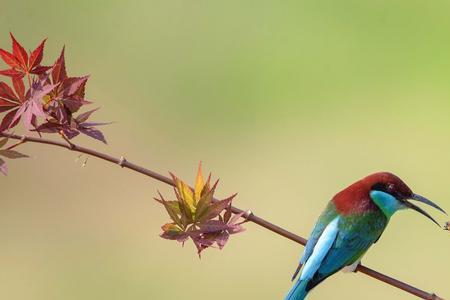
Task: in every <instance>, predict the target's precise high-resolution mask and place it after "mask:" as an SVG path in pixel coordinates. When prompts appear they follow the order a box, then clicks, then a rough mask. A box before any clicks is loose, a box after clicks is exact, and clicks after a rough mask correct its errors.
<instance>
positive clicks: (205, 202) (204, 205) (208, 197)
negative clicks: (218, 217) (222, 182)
mask: <svg viewBox="0 0 450 300" xmlns="http://www.w3.org/2000/svg"><path fill="white" fill-rule="evenodd" d="M218 182H219V180H217V181H216V182H215V183H214V186H213V187H212V189H209V186H208V185H209V184H207V185H205V188H204V189H203V191H204V192H205V193H203V195H202V197H201V198H200V200H199V201H198V204H197V210H196V212H195V220H200V219H201V218H202V216H203V215H204V214H205V213H206V212H207V210H208V207H209V206H210V204H211V202H212V199H213V196H214V191H215V190H216V187H217V184H218Z"/></svg>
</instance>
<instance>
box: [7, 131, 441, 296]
mask: <svg viewBox="0 0 450 300" xmlns="http://www.w3.org/2000/svg"><path fill="white" fill-rule="evenodd" d="M0 137H8V138H10V139H14V140H21V141H22V142H31V143H39V144H47V145H53V146H57V147H61V148H66V149H68V150H71V151H76V152H80V153H84V154H88V155H91V156H94V157H97V158H100V159H102V160H106V161H109V162H112V163H114V164H117V165H119V166H120V167H122V168H127V169H130V170H133V171H135V172H138V173H141V174H143V175H146V176H149V177H151V178H153V179H156V180H158V181H161V182H164V183H166V184H168V185H171V186H174V183H173V181H172V179H171V178H169V177H166V176H164V175H161V174H159V173H157V172H154V171H152V170H149V169H146V168H144V167H141V166H139V165H136V164H134V163H132V162H129V161H127V160H126V159H125V158H124V157H123V156H122V157H120V158H116V157H113V156H110V155H107V154H105V153H101V152H98V151H96V150H93V149H89V148H85V147H82V146H78V145H76V144H73V143H72V142H70V143H69V144H68V143H62V142H58V141H53V140H49V139H43V138H36V137H30V136H20V135H16V134H8V133H4V132H0ZM214 200H216V199H214ZM231 210H232V212H233V213H235V214H237V213H241V212H243V210H241V209H239V208H236V207H232V208H231ZM246 218H247V220H248V221H251V222H253V223H255V224H258V225H259V226H261V227H264V228H266V229H268V230H270V231H272V232H275V233H277V234H279V235H281V236H283V237H285V238H287V239H290V240H292V241H294V242H297V243H299V244H302V245H306V242H307V240H306V239H305V238H303V237H301V236H299V235H296V234H294V233H292V232H290V231H288V230H286V229H284V228H281V227H280V226H277V225H275V224H272V223H270V222H269V221H266V220H264V219H262V218H260V217H258V216H256V215H255V214H253V213H247V216H246ZM355 271H356V272H360V273H364V274H366V275H368V276H370V277H372V278H375V279H377V280H380V281H382V282H385V283H387V284H389V285H392V286H394V287H396V288H399V289H401V290H404V291H406V292H408V293H410V294H413V295H415V296H417V297H419V298H422V299H428V300H444V299H443V298H440V297H438V296H437V295H436V294H434V293H428V292H425V291H423V290H421V289H418V288H416V287H414V286H412V285H409V284H407V283H404V282H402V281H400V280H398V279H395V278H393V277H389V276H387V275H384V274H382V273H380V272H377V271H375V270H373V269H371V268H369V267H366V266H364V265H359V266H358V267H357V268H356V270H355Z"/></svg>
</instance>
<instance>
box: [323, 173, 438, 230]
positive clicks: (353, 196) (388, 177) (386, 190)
mask: <svg viewBox="0 0 450 300" xmlns="http://www.w3.org/2000/svg"><path fill="white" fill-rule="evenodd" d="M374 192H376V193H375V194H376V195H378V196H379V195H381V196H383V195H385V197H384V198H386V199H392V200H391V201H392V202H395V203H387V205H398V207H399V208H402V207H403V208H412V209H414V210H416V211H418V212H420V213H421V214H423V215H425V216H426V217H428V218H430V219H431V220H433V222H435V223H437V222H436V221H435V220H434V219H433V218H432V217H431V216H430V215H429V214H427V213H426V212H425V211H423V210H422V209H421V208H419V207H417V206H415V205H414V204H412V203H410V202H408V201H407V200H409V199H410V200H417V201H420V202H422V203H426V204H428V205H431V206H433V207H434V208H437V209H439V210H440V211H442V212H444V211H443V210H442V209H441V208H440V207H439V206H437V205H436V204H434V203H433V202H431V201H430V200H428V199H426V198H425V197H422V196H420V195H417V194H414V193H413V192H412V191H411V189H410V188H409V187H408V186H407V185H406V183H405V182H403V180H401V179H400V178H399V177H398V176H396V175H394V174H392V173H389V172H379V173H374V174H371V175H369V176H367V177H364V178H363V179H361V180H359V181H357V182H355V183H353V184H352V185H350V186H349V187H347V188H346V189H344V190H343V191H341V192H339V193H338V194H336V195H335V196H334V197H333V199H332V201H333V203H334V204H335V206H336V209H337V210H338V212H339V213H341V214H343V215H348V214H360V213H364V212H367V211H373V210H378V209H380V203H375V202H374V199H372V198H373V197H372V196H373V195H374ZM382 200H383V201H384V200H385V199H382ZM444 213H445V212H444Z"/></svg>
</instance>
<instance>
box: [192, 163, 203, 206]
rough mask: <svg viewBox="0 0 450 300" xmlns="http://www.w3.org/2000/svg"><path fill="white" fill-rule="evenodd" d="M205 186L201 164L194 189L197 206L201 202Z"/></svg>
mask: <svg viewBox="0 0 450 300" xmlns="http://www.w3.org/2000/svg"><path fill="white" fill-rule="evenodd" d="M204 185H205V183H204V181H203V174H202V163H201V162H200V164H199V165H198V172H197V179H196V180H195V187H194V201H195V204H197V203H198V201H199V200H200V197H201V193H202V190H203V186H204Z"/></svg>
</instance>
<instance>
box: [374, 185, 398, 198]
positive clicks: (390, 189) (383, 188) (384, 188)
mask: <svg viewBox="0 0 450 300" xmlns="http://www.w3.org/2000/svg"><path fill="white" fill-rule="evenodd" d="M372 191H380V192H384V193H387V194H389V195H392V196H394V197H395V198H397V199H398V198H400V197H399V196H400V195H399V193H398V192H397V191H396V189H395V185H393V184H392V183H389V184H386V183H381V182H378V183H375V184H374V185H373V186H372Z"/></svg>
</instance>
